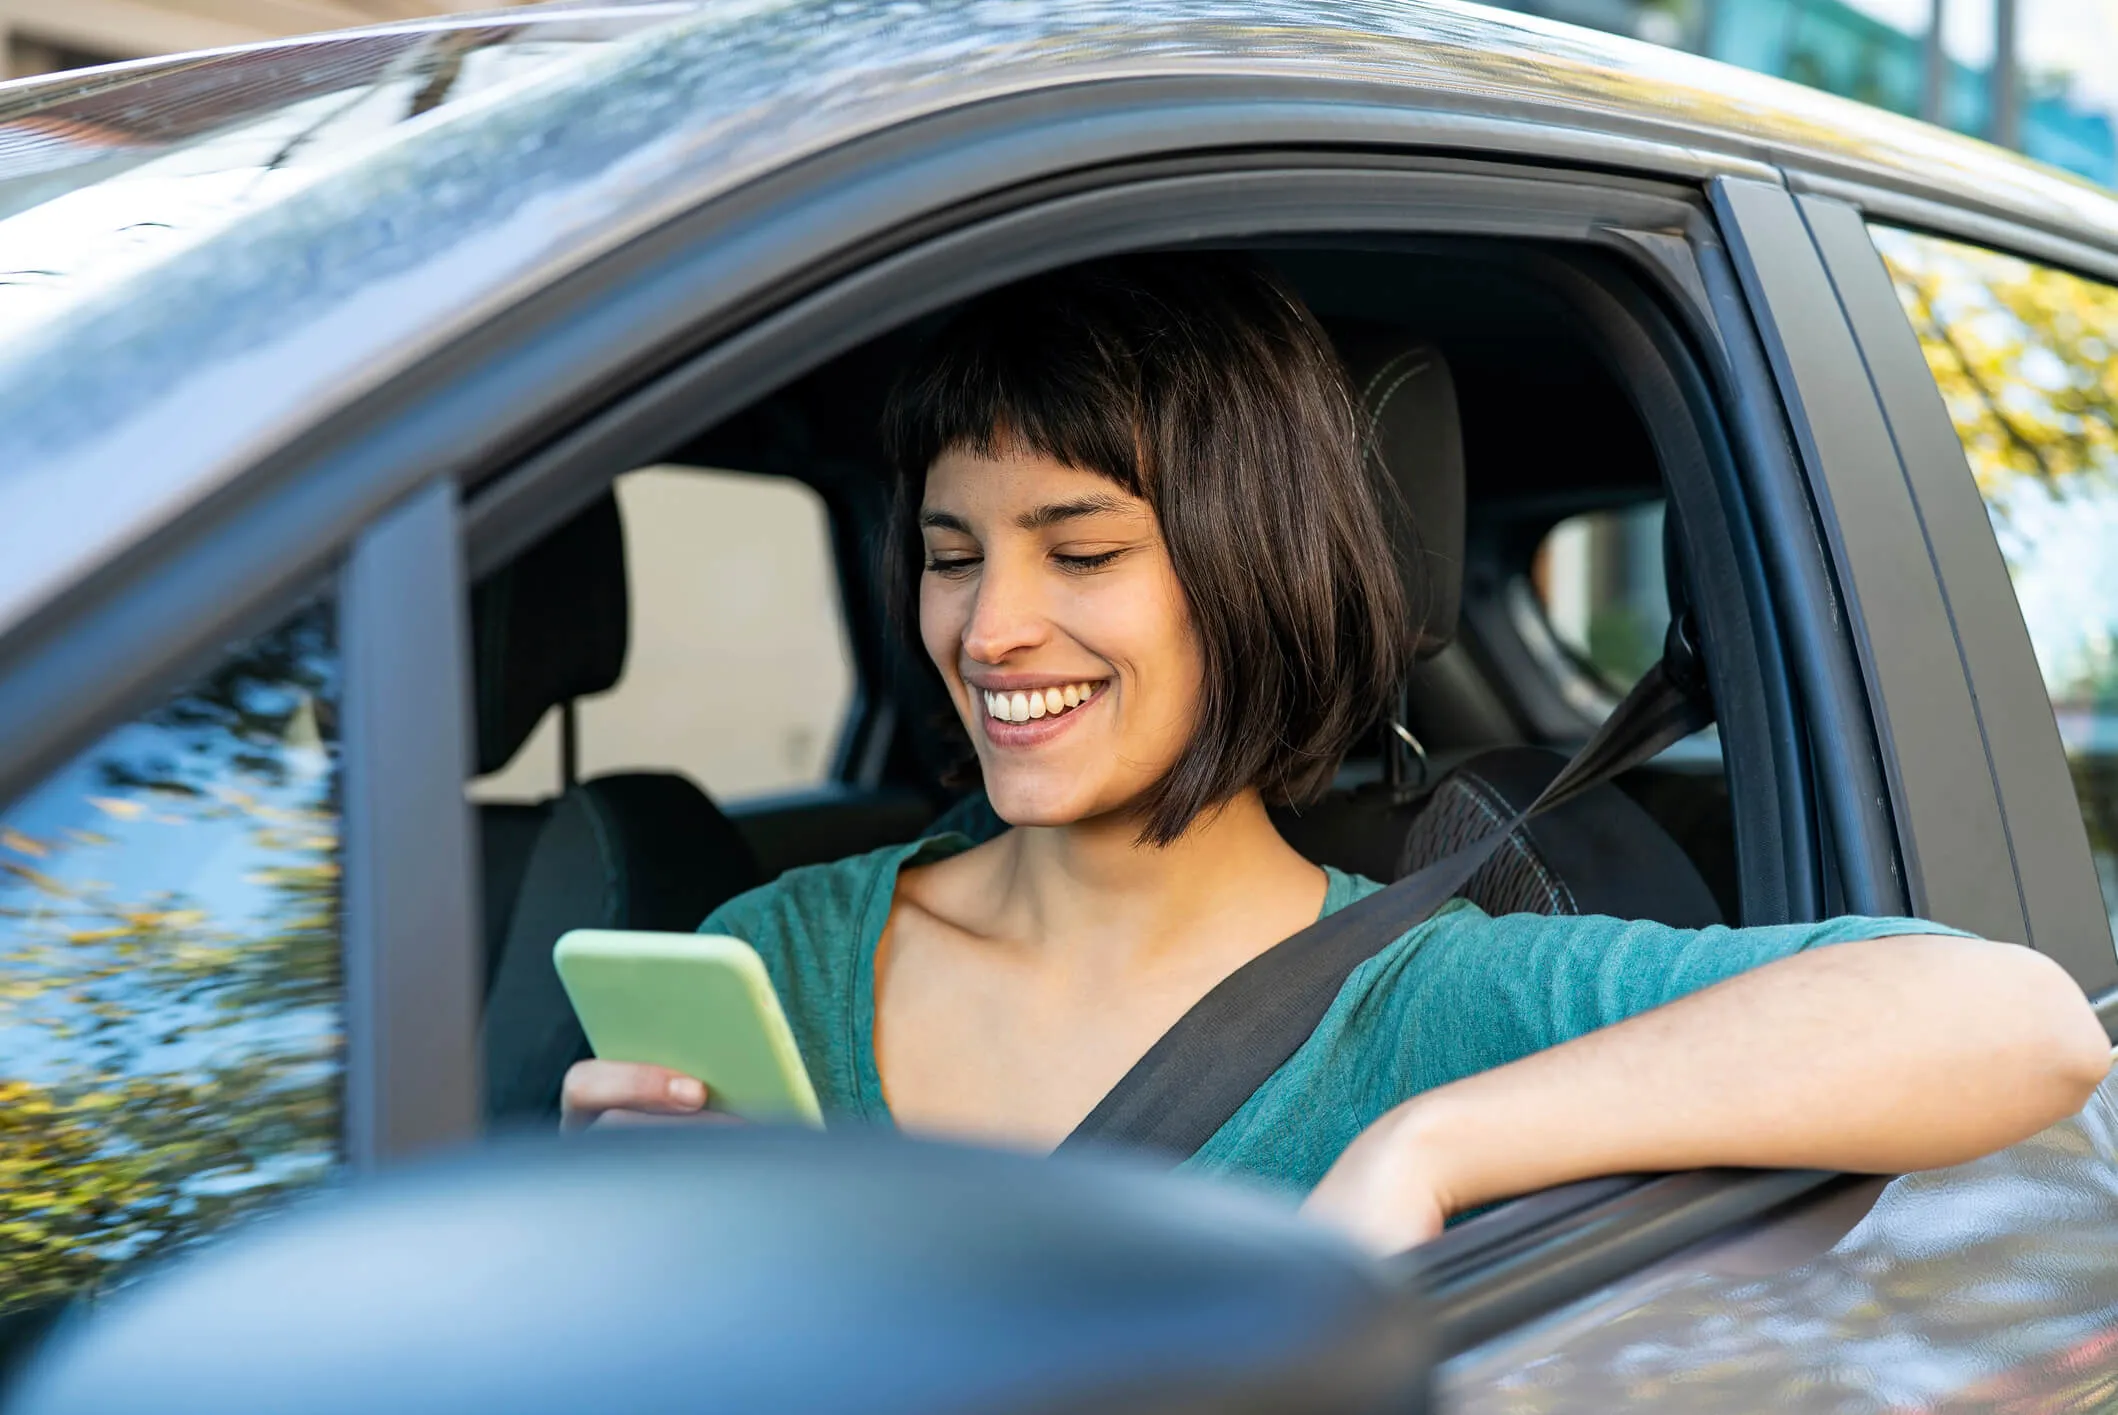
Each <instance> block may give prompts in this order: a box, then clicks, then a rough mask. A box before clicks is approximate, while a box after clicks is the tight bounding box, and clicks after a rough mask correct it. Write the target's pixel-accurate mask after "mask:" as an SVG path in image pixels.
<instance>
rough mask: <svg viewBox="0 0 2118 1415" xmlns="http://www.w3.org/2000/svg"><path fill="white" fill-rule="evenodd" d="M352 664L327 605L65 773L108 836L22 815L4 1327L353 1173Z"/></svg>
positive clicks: (5, 1121) (4, 1162) (4, 920)
mask: <svg viewBox="0 0 2118 1415" xmlns="http://www.w3.org/2000/svg"><path fill="white" fill-rule="evenodd" d="M336 671H337V670H336V656H335V648H334V645H333V643H332V622H331V616H330V613H329V611H328V609H326V608H322V607H319V608H317V609H313V610H311V611H309V612H307V613H305V614H302V615H300V616H297V617H296V618H295V619H294V620H292V621H290V622H289V623H288V624H287V625H285V626H283V627H282V628H281V629H280V630H278V631H276V632H275V633H273V634H270V635H267V636H266V637H264V638H262V639H260V640H258V641H257V642H255V643H253V644H251V645H248V646H247V647H246V648H245V649H244V650H243V651H242V652H240V653H239V654H237V655H235V656H234V657H232V658H231V659H230V660H228V661H227V663H225V664H224V665H223V666H222V667H221V668H220V669H218V670H216V671H215V672H214V673H212V674H210V675H208V677H207V678H206V679H204V680H203V681H201V682H200V683H198V684H196V685H194V687H193V688H191V689H190V690H189V691H187V692H185V693H182V694H179V695H178V696H177V697H175V698H174V699H172V700H171V701H170V702H168V703H167V704H165V705H163V706H162V707H161V708H159V709H158V710H156V711H155V712H154V713H152V714H150V715H149V716H148V717H147V718H145V719H143V721H142V722H140V723H136V724H133V725H130V726H128V727H126V728H123V729H120V730H119V731H118V732H116V733H113V734H111V735H110V736H109V737H108V738H106V739H105V741H104V742H103V743H101V744H99V746H98V747H96V748H94V749H92V750H91V752H90V753H89V754H88V756H87V759H86V761H87V764H88V765H89V766H90V767H91V770H90V771H88V772H87V773H71V774H70V773H63V772H62V773H61V774H60V775H59V776H58V777H56V778H54V781H55V783H57V789H59V790H62V791H63V790H73V789H80V790H83V791H85V792H88V793H93V794H88V795H87V797H86V800H87V803H88V804H89V805H91V806H92V807H93V808H94V809H95V810H97V811H98V812H99V813H100V814H101V816H102V817H103V818H105V819H106V820H107V821H108V822H109V825H108V828H107V829H106V830H84V829H79V828H66V829H61V830H57V831H50V830H47V831H45V832H43V833H41V834H40V833H38V832H37V831H34V830H32V829H30V828H28V825H27V823H26V821H24V820H18V821H10V820H0V1041H4V1043H5V1050H6V1054H7V1057H8V1064H7V1065H6V1067H5V1070H4V1071H0V1314H4V1313H6V1312H8V1311H19V1310H23V1309H26V1308H30V1307H34V1306H36V1305H38V1304H41V1303H46V1302H50V1301H53V1300H57V1299H60V1298H64V1297H67V1296H71V1295H74V1294H77V1293H80V1292H83V1291H86V1290H93V1289H94V1288H96V1287H98V1286H100V1285H102V1284H104V1283H106V1282H107V1281H109V1280H110V1279H111V1278H112V1277H113V1275H115V1274H117V1273H119V1272H121V1271H123V1270H125V1269H126V1268H128V1267H129V1266H130V1265H133V1264H136V1263H139V1262H142V1261H145V1260H147V1259H151V1258H154V1257H157V1256H159V1255H161V1254H164V1253H167V1252H169V1251H171V1250H173V1249H175V1248H178V1247H181V1246H182V1245H183V1244H185V1243H188V1242H190V1241H192V1240H193V1239H195V1238H197V1237H199V1236H202V1235H204V1234H207V1233H211V1232H213V1231H215V1230H216V1229H218V1228H220V1227H221V1226H223V1225H224V1224H226V1223H228V1222H230V1221H231V1220H233V1219H235V1218H237V1217H239V1216H241V1215H243V1214H247V1213H250V1212H253V1211H255V1210H257V1209H259V1208H262V1207H264V1206H267V1205H269V1204H271V1203H273V1202H275V1201H277V1200H278V1199H280V1198H281V1197H283V1196H284V1195H285V1194H287V1193H288V1192H290V1191H292V1190H294V1189H296V1188H299V1187H301V1186H304V1185H308V1184H312V1183H314V1182H315V1181H316V1180H317V1179H318V1178H319V1177H321V1176H322V1175H324V1174H326V1173H328V1172H329V1170H330V1167H331V1165H332V1163H333V1161H334V1160H335V1158H336V1156H337V1151H338V1142H339V1097H338V1087H339V1062H338V1047H339V1015H338V1006H339V997H340V980H339V890H338V877H339V871H338V863H337V849H338V829H337V823H338V805H337V783H336V773H335V771H334V770H333V769H332V757H333V754H334V752H335V748H334V747H333V746H332V744H331V738H333V737H335V731H334V729H333V723H332V704H333V703H334V702H335V700H336ZM70 782H71V783H76V784H75V785H71V786H70V785H68V784H67V783H70ZM30 803H31V804H36V803H38V798H37V797H34V796H33V797H32V798H30ZM42 804H43V805H45V806H47V807H49V806H50V805H51V804H52V803H51V802H49V801H45V802H43V803H42ZM59 804H60V805H61V806H66V805H73V804H77V803H71V802H61V803H59ZM25 814H27V813H25ZM67 814H68V813H67V812H64V811H61V812H58V813H57V815H58V816H60V817H63V816H65V815H67ZM73 814H78V812H75V813H73ZM105 873H117V874H121V875H123V876H125V877H127V878H128V879H131V880H135V881H151V883H149V884H144V885H135V886H134V887H133V888H131V889H130V890H126V889H121V888H119V887H118V886H116V885H114V884H112V883H111V882H109V881H108V880H104V879H100V878H98V877H97V876H98V875H100V874H105Z"/></svg>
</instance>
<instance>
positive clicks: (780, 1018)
mask: <svg viewBox="0 0 2118 1415" xmlns="http://www.w3.org/2000/svg"><path fill="white" fill-rule="evenodd" d="M552 962H553V964H554V965H555V966H556V967H557V968H558V970H559V980H560V982H562V983H563V984H565V986H566V995H567V998H568V999H569V1000H570V1001H571V1002H572V1003H573V1005H574V1014H575V1015H576V1016H577V1017H579V1018H580V1019H581V1028H582V1030H583V1031H584V1032H586V1033H587V1034H588V1044H589V1045H590V1046H591V1047H592V1048H594V1049H595V1053H596V1055H597V1056H599V1057H603V1058H604V1059H606V1060H610V1061H638V1062H646V1063H650V1064H652V1065H655V1066H667V1067H669V1068H670V1069H671V1070H674V1071H681V1072H683V1073H684V1074H685V1075H687V1076H696V1077H698V1078H699V1079H700V1080H701V1081H704V1082H705V1083H706V1087H707V1091H708V1096H709V1098H708V1102H707V1104H708V1105H709V1106H710V1107H711V1108H712V1109H715V1110H725V1111H728V1112H729V1113H731V1114H734V1115H739V1116H742V1117H743V1118H744V1119H746V1120H778V1121H787V1120H794V1121H801V1122H804V1123H806V1124H809V1125H818V1126H820V1125H822V1124H823V1112H822V1111H821V1110H820V1109H819V1108H818V1106H817V1103H816V1089H815V1087H813V1086H811V1085H810V1083H809V1073H808V1070H807V1069H806V1068H805V1067H804V1066H803V1065H802V1057H801V1052H800V1051H799V1050H798V1049H797V1048H796V1046H795V1044H794V1033H793V1032H792V1031H791V1030H790V1029H789V1028H788V1026H787V1017H786V1014H785V1013H783V1012H781V1011H780V1002H779V997H778V995H777V994H775V993H774V992H773V990H772V979H771V978H770V977H769V976H767V974H766V972H765V965H764V963H763V962H761V961H760V960H759V958H758V956H757V950H756V949H753V948H752V947H751V946H750V945H749V944H747V943H745V942H743V941H742V940H741V939H739V938H726V937H720V936H717V935H713V934H677V933H646V932H634V931H632V930H627V929H575V930H573V931H572V932H571V933H568V934H566V935H564V936H563V937H561V938H560V940H559V942H558V943H557V944H555V945H554V946H553V948H552Z"/></svg>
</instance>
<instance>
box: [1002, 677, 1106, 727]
mask: <svg viewBox="0 0 2118 1415" xmlns="http://www.w3.org/2000/svg"><path fill="white" fill-rule="evenodd" d="M1102 686H1103V685H1102V684H1101V683H1062V684H1059V685H1057V686H1055V687H1050V688H1028V689H1024V690H1022V691H1020V692H1014V693H992V692H988V693H986V694H985V711H986V716H987V717H989V718H992V719H993V720H995V721H997V722H1032V721H1035V720H1036V719H1038V718H1040V717H1059V716H1062V715H1063V714H1065V713H1068V712H1071V711H1073V709H1075V708H1077V707H1079V706H1081V704H1083V703H1085V702H1087V701H1088V700H1089V699H1090V698H1092V697H1094V696H1095V695H1096V693H1097V691H1098V690H1100V689H1101V688H1102Z"/></svg>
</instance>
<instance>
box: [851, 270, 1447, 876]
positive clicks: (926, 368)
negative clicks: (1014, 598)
mask: <svg viewBox="0 0 2118 1415" xmlns="http://www.w3.org/2000/svg"><path fill="white" fill-rule="evenodd" d="M1359 427H1360V425H1359V420H1358V417H1357V415H1356V412H1355V408H1354V399H1353V395H1352V392H1351V390H1350V389H1349V387H1348V385H1347V380H1346V374H1345V370H1344V368H1343V367H1342V366H1341V365H1340V363H1339V361H1338V357H1337V355H1336V354H1335V353H1334V352H1333V351H1332V348H1331V341H1330V339H1329V337H1328V336H1327V335H1326V334H1325V333H1324V330H1323V328H1322V327H1321V326H1320V325H1319V324H1318V323H1317V322H1316V318H1315V316H1313V315H1312V314H1310V312H1309V311H1308V309H1307V308H1306V307H1304V306H1303V304H1302V302H1301V300H1300V299H1298V298H1297V297H1296V296H1295V294H1294V293H1293V291H1291V290H1290V289H1288V288H1287V286H1286V285H1285V284H1283V283H1282V282H1281V281H1280V280H1279V279H1278V278H1277V277H1276V276H1275V275H1273V274H1272V273H1271V272H1269V271H1268V270H1266V269H1265V268H1264V267H1263V266H1262V265H1260V264H1259V263H1257V262H1255V261H1253V260H1250V259H1248V258H1245V257H1242V256H1238V255H1233V254H1223V253H1190V254H1157V255H1141V256H1126V257H1121V258H1117V259H1111V260H1102V261H1096V262H1093V263H1090V264H1085V265H1078V266H1073V267H1070V268H1067V269H1065V270H1061V271H1058V272H1055V273H1053V274H1049V275H1043V276H1039V277H1036V278H1034V279H1030V280H1025V281H1023V282H1021V283H1019V284H1015V285H1010V286H1007V287H1005V288H1004V289H1001V290H997V291H995V292H993V293H991V294H988V295H985V296H983V297H981V298H979V299H977V300H974V301H972V302H971V303H970V304H968V305H966V306H964V307H963V308H962V309H960V310H959V311H958V312H957V313H956V314H955V315H954V316H953V317H952V318H951V319H950V320H949V322H948V323H947V324H946V325H945V326H944V327H943V329H942V330H941V331H940V333H939V334H938V335H936V337H935V338H934V339H933V340H932V341H931V342H930V343H929V344H928V345H927V347H926V348H925V349H924V350H923V351H922V352H921V354H920V355H919V356H918V357H917V358H916V359H915V360H914V361H913V362H912V363H911V365H910V366H909V367H907V368H906V369H905V370H904V372H903V373H902V375H901V376H900V377H899V379H898V381H897V385H896V387H895V389H894V390H893V391H892V393H891V395H890V399H889V402H888V404H887V407H886V410H885V412H884V415H883V426H882V437H883V445H884V448H885V451H886V452H887V454H888V456H889V458H890V461H891V462H892V464H893V466H894V469H895V471H896V474H897V488H896V491H897V499H896V510H895V514H894V516H893V520H892V528H891V533H890V540H889V550H888V553H887V555H886V558H885V574H886V576H887V583H886V589H887V591H888V594H889V599H890V602H891V604H892V605H893V607H894V608H895V610H896V612H897V613H898V615H899V616H900V622H901V623H902V624H903V625H904V626H905V627H906V628H907V629H908V630H910V631H912V633H913V635H914V637H915V638H916V637H917V604H918V582H919V574H920V568H921V565H922V561H923V556H922V554H921V546H920V540H919V532H918V528H917V513H918V510H919V505H920V500H921V498H922V496H923V495H924V494H925V490H926V474H927V468H928V467H930V466H931V465H933V462H934V460H935V458H937V457H939V456H940V455H941V454H942V453H943V452H946V451H950V450H954V449H962V450H966V451H970V452H974V453H976V454H978V455H980V456H987V457H991V456H1001V455H1006V454H1007V453H1010V452H1032V453H1036V454H1039V455H1042V456H1046V457H1050V458H1052V459H1053V460H1055V461H1059V462H1063V463H1065V464H1067V465H1068V466H1072V467H1078V468H1080V469H1082V470H1084V471H1090V472H1096V473H1099V474H1101V475H1102V476H1105V477H1108V478H1109V479H1110V480H1111V481H1113V482H1115V483H1117V484H1118V485H1119V486H1121V487H1123V488H1124V489H1125V490H1126V491H1127V492H1129V493H1131V494H1132V495H1134V496H1138V497H1140V498H1141V499H1142V500H1144V501H1146V502H1147V503H1148V504H1149V505H1150V506H1152V507H1153V508H1154V512H1155V515H1156V517H1157V519H1158V520H1159V521H1160V523H1161V529H1162V535H1163V538H1164V540H1165V541H1166V543H1167V544H1168V546H1169V554H1170V559H1171V561H1172V563H1173V565H1174V567H1175V570H1176V576H1177V582H1178V584H1179V585H1181V586H1182V587H1183V591H1184V595H1185V599H1186V601H1187V603H1188V607H1189V609H1190V614H1191V621H1192V625H1193V630H1194V632H1195V633H1197V635H1198V636H1199V643H1200V646H1201V649H1202V650H1203V652H1202V655H1201V656H1202V658H1203V660H1204V665H1205V682H1204V684H1203V685H1202V691H1201V694H1200V707H1199V720H1198V722H1197V724H1196V725H1195V726H1194V728H1193V730H1192V736H1191V741H1190V742H1189V743H1188V744H1187V745H1186V746H1185V748H1184V750H1183V752H1182V753H1181V754H1180V755H1179V756H1178V758H1177V760H1176V762H1175V764H1174V765H1173V766H1171V768H1170V769H1169V772H1168V773H1167V774H1166V775H1165V776H1164V777H1163V778H1162V779H1161V780H1160V781H1159V782H1157V783H1156V784H1155V785H1154V786H1153V787H1152V788H1151V789H1150V791H1149V794H1148V797H1147V800H1146V801H1145V802H1144V806H1145V819H1144V822H1143V825H1142V829H1141V840H1142V841H1143V842H1152V843H1154V844H1158V845H1166V844H1168V843H1170V842H1171V841H1174V840H1175V839H1177V837H1179V836H1180V835H1182V834H1183V833H1184V831H1185V830H1186V829H1187V828H1188V827H1189V826H1190V825H1191V823H1192V821H1193V820H1194V819H1196V818H1197V817H1198V816H1199V815H1200V813H1202V812H1205V811H1209V810H1211V809H1213V808H1214V807H1216V806H1219V805H1221V804H1223V803H1225V802H1227V801H1228V800H1230V799H1231V798H1232V797H1234V796H1235V795H1236V794H1237V793H1239V792H1241V791H1242V790H1243V789H1244V788H1246V787H1251V786H1255V787H1257V788H1258V789H1259V790H1260V792H1262V794H1263V795H1264V797H1265V799H1266V801H1267V802H1269V803H1272V804H1275V805H1277V804H1287V803H1292V804H1296V805H1300V804H1303V803H1306V802H1308V801H1310V800H1313V799H1315V798H1316V797H1317V796H1318V795H1320V794H1321V793H1322V792H1323V790H1324V789H1325V788H1326V787H1327V786H1328V785H1329V784H1330V782H1331V778H1332V775H1333V773H1334V772H1336V771H1337V769H1338V765H1339V763H1340V761H1341V760H1342V759H1343V758H1344V757H1345V754H1346V752H1347V750H1348V748H1350V747H1351V746H1352V745H1353V743H1354V741H1355V740H1356V739H1357V738H1358V737H1359V735H1360V734H1361V732H1362V731H1363V730H1364V729H1366V728H1367V727H1368V726H1370V725H1371V724H1372V723H1374V722H1375V721H1376V720H1377V719H1378V717H1379V715H1380V714H1381V712H1382V711H1383V709H1384V707H1385V706H1386V704H1388V702H1389V701H1390V700H1391V695H1392V694H1393V692H1394V691H1395V689H1396V687H1397V686H1398V684H1399V682H1400V680H1401V679H1402V677H1403V675H1404V673H1405V670H1406V668H1407V665H1408V662H1409V655H1410V650H1411V644H1412V633H1411V627H1410V615H1409V612H1408V606H1407V605H1406V603H1405V591H1404V582H1403V580H1402V578H1401V577H1400V575H1399V573H1398V568H1397V564H1396V559H1395V554H1394V551H1393V547H1392V546H1391V543H1390V539H1389V535H1388V531H1387V529H1386V522H1385V519H1384V516H1383V514H1382V513H1383V508H1382V505H1381V503H1380V502H1379V499H1378V498H1379V496H1380V495H1381V494H1382V493H1381V492H1380V491H1379V489H1378V488H1377V486H1376V485H1375V484H1374V483H1373V481H1371V479H1370V476H1369V474H1368V470H1367V459H1366V458H1365V457H1364V456H1363V455H1362V453H1363V447H1362V443H1361V435H1360V430H1359Z"/></svg>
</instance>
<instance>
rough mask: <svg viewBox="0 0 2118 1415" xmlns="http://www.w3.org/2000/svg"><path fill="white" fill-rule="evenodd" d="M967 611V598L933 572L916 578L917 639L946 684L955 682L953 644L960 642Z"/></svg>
mask: <svg viewBox="0 0 2118 1415" xmlns="http://www.w3.org/2000/svg"><path fill="white" fill-rule="evenodd" d="M969 612H970V601H969V599H968V597H967V596H966V595H965V594H963V593H962V591H961V590H960V588H959V587H957V586H955V585H951V584H949V583H948V582H947V581H945V580H941V579H937V578H936V577H934V576H933V575H921V576H920V577H919V642H920V643H921V644H922V645H924V646H925V647H926V651H927V657H928V658H929V659H932V660H933V663H934V666H935V667H936V668H938V669H940V670H941V676H942V680H943V681H944V682H947V683H950V684H954V683H955V682H956V677H957V673H956V647H957V645H958V644H960V643H962V642H963V626H964V619H965V617H966V616H967V615H968V614H969Z"/></svg>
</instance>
